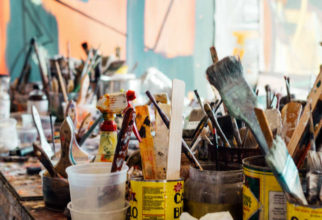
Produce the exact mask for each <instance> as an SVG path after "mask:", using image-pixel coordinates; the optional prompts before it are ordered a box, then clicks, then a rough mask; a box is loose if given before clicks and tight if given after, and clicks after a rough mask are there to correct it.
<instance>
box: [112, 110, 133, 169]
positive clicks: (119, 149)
mask: <svg viewBox="0 0 322 220" xmlns="http://www.w3.org/2000/svg"><path fill="white" fill-rule="evenodd" d="M134 120H135V111H134V109H133V108H132V107H130V108H128V109H126V110H125V113H124V116H123V121H122V127H121V130H120V132H119V135H118V137H117V145H116V148H115V154H114V159H113V163H112V168H111V173H113V172H116V171H120V170H122V167H123V163H124V161H125V157H126V155H127V150H128V146H129V142H130V138H131V133H132V130H133V126H134Z"/></svg>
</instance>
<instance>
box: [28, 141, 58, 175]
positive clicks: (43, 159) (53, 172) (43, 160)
mask: <svg viewBox="0 0 322 220" xmlns="http://www.w3.org/2000/svg"><path fill="white" fill-rule="evenodd" d="M32 146H33V148H34V155H35V156H36V157H37V158H38V159H39V161H40V162H41V163H42V165H44V167H45V168H46V169H47V171H48V173H49V175H50V176H51V177H58V173H57V172H56V170H55V168H54V166H53V164H52V163H51V161H50V159H49V158H48V156H47V154H46V153H45V152H44V151H43V149H42V148H41V147H40V146H39V145H38V144H37V143H36V142H34V143H33V144H32Z"/></svg>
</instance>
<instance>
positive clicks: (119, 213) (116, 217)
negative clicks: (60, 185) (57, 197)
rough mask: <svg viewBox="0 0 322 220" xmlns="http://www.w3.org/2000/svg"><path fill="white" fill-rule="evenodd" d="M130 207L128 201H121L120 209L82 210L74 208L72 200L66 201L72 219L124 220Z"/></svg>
mask: <svg viewBox="0 0 322 220" xmlns="http://www.w3.org/2000/svg"><path fill="white" fill-rule="evenodd" d="M129 207H130V204H129V203H128V202H123V206H122V208H120V209H116V210H111V211H106V212H95V211H84V210H78V209H75V208H74V205H72V202H70V203H68V205H67V208H68V209H69V211H70V215H71V217H72V220H89V219H91V220H103V219H111V220H112V219H113V220H125V218H126V213H127V209H128V208H129Z"/></svg>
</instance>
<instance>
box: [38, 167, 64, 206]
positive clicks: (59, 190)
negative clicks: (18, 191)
mask: <svg viewBox="0 0 322 220" xmlns="http://www.w3.org/2000/svg"><path fill="white" fill-rule="evenodd" d="M40 175H41V179H42V191H43V195H44V201H45V205H46V207H47V208H50V209H54V210H59V211H64V209H65V208H66V206H67V204H68V203H69V202H70V193H69V184H68V181H67V179H64V178H57V177H51V176H49V174H48V172H46V171H45V172H42V173H41V174H40Z"/></svg>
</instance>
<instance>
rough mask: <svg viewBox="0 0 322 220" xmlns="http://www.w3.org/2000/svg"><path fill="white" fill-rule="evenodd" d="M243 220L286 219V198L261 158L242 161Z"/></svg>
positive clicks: (255, 157) (249, 158) (256, 157)
mask: <svg viewBox="0 0 322 220" xmlns="http://www.w3.org/2000/svg"><path fill="white" fill-rule="evenodd" d="M243 170H244V183H243V219H244V220H248V219H249V220H255V219H256V220H257V219H261V220H262V219H265V220H273V219H274V220H277V219H278V220H279V219H281V220H282V219H286V198H285V196H284V192H283V191H282V189H281V187H280V185H279V184H278V182H277V180H276V179H275V176H274V174H273V173H272V171H271V170H270V168H268V167H267V166H266V163H265V158H264V157H263V156H254V157H248V158H246V159H244V160H243Z"/></svg>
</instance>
